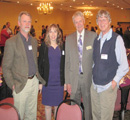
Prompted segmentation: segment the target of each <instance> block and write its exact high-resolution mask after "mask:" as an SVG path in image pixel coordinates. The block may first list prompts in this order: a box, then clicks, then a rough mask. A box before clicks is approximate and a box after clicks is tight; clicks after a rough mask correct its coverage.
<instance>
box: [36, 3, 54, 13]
mask: <svg viewBox="0 0 130 120" xmlns="http://www.w3.org/2000/svg"><path fill="white" fill-rule="evenodd" d="M37 10H38V13H39V14H44V15H47V14H51V13H52V11H53V7H52V6H51V3H46V2H45V3H40V5H39V7H37Z"/></svg>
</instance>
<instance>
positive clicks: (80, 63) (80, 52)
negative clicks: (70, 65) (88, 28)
mask: <svg viewBox="0 0 130 120" xmlns="http://www.w3.org/2000/svg"><path fill="white" fill-rule="evenodd" d="M81 38H82V35H80V36H79V40H78V52H79V73H81V72H82V52H83V46H82V39H81Z"/></svg>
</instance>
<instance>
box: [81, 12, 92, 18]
mask: <svg viewBox="0 0 130 120" xmlns="http://www.w3.org/2000/svg"><path fill="white" fill-rule="evenodd" d="M83 14H84V17H85V18H89V17H91V16H93V13H92V12H91V11H84V12H83Z"/></svg>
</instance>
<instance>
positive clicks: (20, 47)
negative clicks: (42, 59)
mask: <svg viewBox="0 0 130 120" xmlns="http://www.w3.org/2000/svg"><path fill="white" fill-rule="evenodd" d="M17 44H18V50H19V51H20V52H21V53H22V55H23V56H24V58H27V57H26V51H25V47H24V44H23V41H22V38H21V35H20V33H18V39H17ZM26 60H27V59H26Z"/></svg>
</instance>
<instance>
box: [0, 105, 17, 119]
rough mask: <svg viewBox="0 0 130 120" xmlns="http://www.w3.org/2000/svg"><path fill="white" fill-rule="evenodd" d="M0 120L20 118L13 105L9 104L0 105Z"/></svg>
mask: <svg viewBox="0 0 130 120" xmlns="http://www.w3.org/2000/svg"><path fill="white" fill-rule="evenodd" d="M0 119H1V120H20V116H19V113H18V111H17V109H16V108H15V106H14V105H12V104H10V103H1V104H0Z"/></svg>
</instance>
